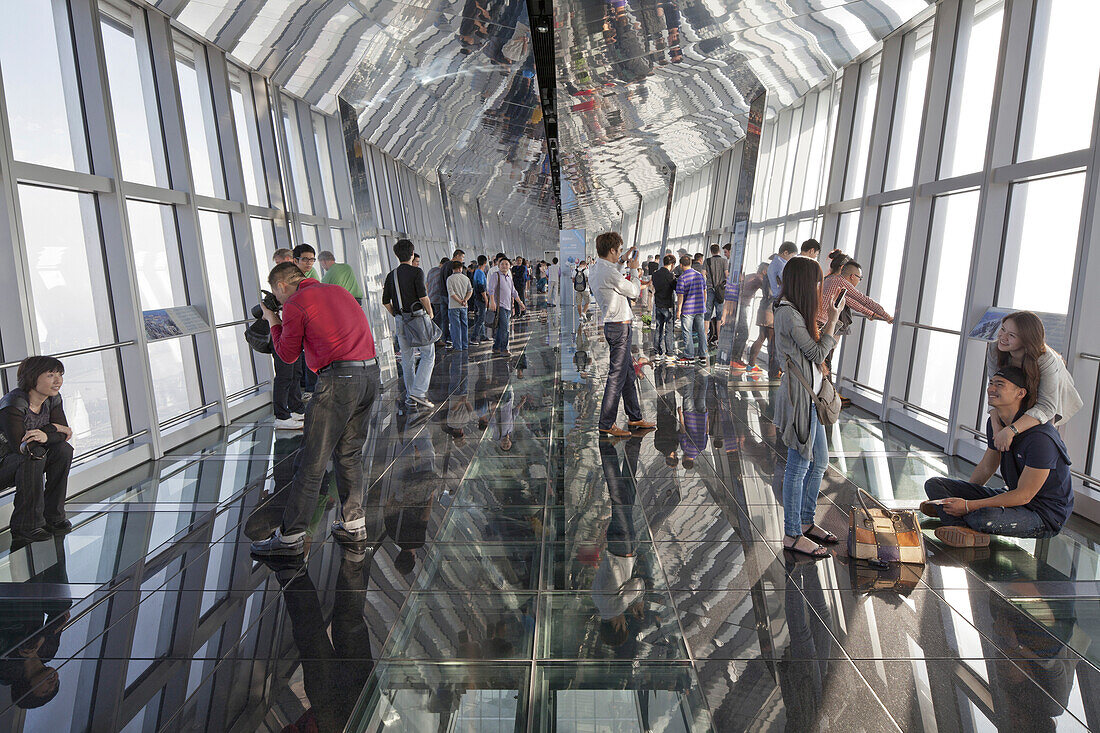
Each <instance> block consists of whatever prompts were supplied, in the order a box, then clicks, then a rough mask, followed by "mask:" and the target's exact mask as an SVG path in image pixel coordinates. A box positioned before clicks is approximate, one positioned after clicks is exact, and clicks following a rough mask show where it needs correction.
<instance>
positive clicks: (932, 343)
mask: <svg viewBox="0 0 1100 733" xmlns="http://www.w3.org/2000/svg"><path fill="white" fill-rule="evenodd" d="M958 354H959V337H958V336H956V335H955V334H951V333H943V332H941V331H928V330H926V329H917V330H916V334H915V338H914V341H913V358H912V360H911V361H910V364H912V367H913V371H912V373H911V374H910V378H909V391H908V393H907V394H906V397H905V398H906V399H907V400H908V401H909V402H912V403H913V404H915V405H920V406H921V407H923V408H924V409H926V410H928V411H929V412H932V413H934V414H936V415H939V416H940V417H942V418H944V419H945V420H946V419H947V416H948V413H949V412H950V410H951V390H952V389H953V388H954V385H955V380H953V379H945V378H944V372H945V371H946V372H947V373H951V372H952V371H953V369H954V364H955V359H956V358H957V357H958Z"/></svg>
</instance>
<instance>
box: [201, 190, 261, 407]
mask: <svg viewBox="0 0 1100 733" xmlns="http://www.w3.org/2000/svg"><path fill="white" fill-rule="evenodd" d="M199 227H200V230H201V232H202V244H203V251H204V252H207V253H208V256H207V257H206V258H205V259H206V277H207V280H208V281H209V283H210V300H211V303H212V305H213V309H214V312H213V317H214V323H215V325H217V326H221V325H222V324H232V323H234V322H236V321H240V320H243V319H244V318H246V317H247V314H246V312H245V306H244V303H243V301H242V299H241V279H240V274H239V273H240V267H239V266H238V265H237V257H236V248H235V246H234V243H233V228H232V225H231V223H230V220H229V214H221V213H218V212H214V211H202V210H200V211H199ZM250 294H251V293H250ZM253 300H255V301H258V300H259V294H258V293H256V294H255V296H254V298H253ZM241 328H242V327H241V326H240V325H228V326H225V327H222V328H218V329H217V341H218V353H219V354H221V360H222V365H221V366H222V369H221V371H222V379H223V380H224V383H225V391H226V394H234V393H235V392H239V391H241V390H242V389H244V388H245V387H250V386H252V385H253V384H255V383H256V374H255V372H254V371H253V368H252V357H251V350H250V349H249V348H248V346H247V344H245V342H244V339H243V338H242V336H241Z"/></svg>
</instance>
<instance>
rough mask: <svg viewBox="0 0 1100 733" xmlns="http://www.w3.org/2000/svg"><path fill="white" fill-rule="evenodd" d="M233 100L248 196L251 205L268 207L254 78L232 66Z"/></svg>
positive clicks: (235, 125) (245, 191)
mask: <svg viewBox="0 0 1100 733" xmlns="http://www.w3.org/2000/svg"><path fill="white" fill-rule="evenodd" d="M229 99H230V102H231V103H232V106H233V124H234V127H236V130H237V148H238V150H239V151H240V155H241V166H242V168H243V169H244V194H245V199H246V200H247V201H248V203H250V204H255V205H257V206H268V205H269V199H268V196H267V181H266V180H265V179H264V164H263V153H262V152H261V150H260V132H259V129H258V128H257V124H258V120H259V118H258V117H257V115H256V106H255V105H254V104H253V99H252V79H251V77H249V75H248V72H246V71H242V70H241V69H238V68H237V67H236V66H230V67H229Z"/></svg>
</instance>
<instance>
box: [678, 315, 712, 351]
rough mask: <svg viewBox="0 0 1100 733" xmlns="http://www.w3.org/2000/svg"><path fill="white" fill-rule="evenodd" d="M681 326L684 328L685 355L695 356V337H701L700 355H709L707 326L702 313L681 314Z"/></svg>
mask: <svg viewBox="0 0 1100 733" xmlns="http://www.w3.org/2000/svg"><path fill="white" fill-rule="evenodd" d="M680 328H682V329H683V330H684V356H686V357H687V358H689V359H694V358H695V344H694V342H693V338H698V339H699V356H702V357H703V358H706V356H707V326H706V321H704V320H703V314H702V313H696V314H695V315H693V316H689V315H687V314H686V313H685V314H684V315H682V316H680Z"/></svg>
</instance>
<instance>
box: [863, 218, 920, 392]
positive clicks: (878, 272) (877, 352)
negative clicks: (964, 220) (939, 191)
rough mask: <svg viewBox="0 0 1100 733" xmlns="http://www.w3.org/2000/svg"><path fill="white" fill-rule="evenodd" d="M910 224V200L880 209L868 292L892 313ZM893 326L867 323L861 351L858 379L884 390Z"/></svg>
mask: <svg viewBox="0 0 1100 733" xmlns="http://www.w3.org/2000/svg"><path fill="white" fill-rule="evenodd" d="M908 223H909V202H908V201H903V202H902V203H900V204H893V205H891V206H883V207H882V209H880V210H879V220H878V232H877V234H876V237H875V254H874V258H873V259H872V261H871V268H870V269H871V272H870V277H868V278H867V281H865V282H868V286H867V287H868V295H870V296H871V297H872V298H874V299H875V300H876V301H878V302H879V303H880V304H882V307H883V308H885V309H886V310H887V311H888V312H890V313H892V312H893V311H894V307H895V305H896V303H897V300H898V283H899V282H900V280H901V260H902V256H903V254H904V251H905V229H906V227H907V226H908ZM891 334H892V327H891V326H890V325H889V324H887V323H886V322H884V321H875V322H873V323H871V322H864V325H863V340H862V342H861V344H860V350H859V368H858V370H857V372H858V376H857V379H858V380H859V381H860V382H862V383H863V384H866V385H868V386H870V387H874V388H875V389H877V390H881V389H882V388H883V386H884V385H885V384H886V364H887V362H888V360H889V352H890V337H891Z"/></svg>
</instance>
